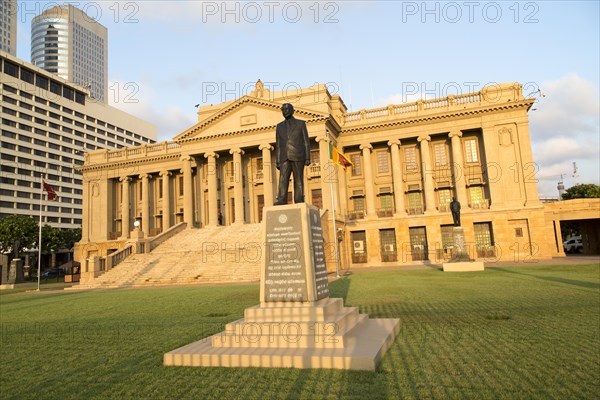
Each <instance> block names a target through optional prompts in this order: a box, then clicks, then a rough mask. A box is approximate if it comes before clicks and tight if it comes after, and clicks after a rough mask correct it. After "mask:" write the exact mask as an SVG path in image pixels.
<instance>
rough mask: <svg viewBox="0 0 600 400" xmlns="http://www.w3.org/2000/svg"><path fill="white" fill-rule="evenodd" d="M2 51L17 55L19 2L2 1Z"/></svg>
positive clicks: (0, 45) (0, 27) (0, 26)
mask: <svg viewBox="0 0 600 400" xmlns="http://www.w3.org/2000/svg"><path fill="white" fill-rule="evenodd" d="M0 50H2V51H5V52H7V53H8V54H10V55H12V56H16V55H17V0H0Z"/></svg>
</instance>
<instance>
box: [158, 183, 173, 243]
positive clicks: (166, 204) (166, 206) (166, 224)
mask: <svg viewBox="0 0 600 400" xmlns="http://www.w3.org/2000/svg"><path fill="white" fill-rule="evenodd" d="M160 176H162V192H163V193H162V194H163V195H162V210H163V212H162V231H163V232H165V231H166V230H167V229H169V228H170V227H171V193H169V188H170V186H171V185H169V176H171V173H170V172H169V171H162V172H161V173H160Z"/></svg>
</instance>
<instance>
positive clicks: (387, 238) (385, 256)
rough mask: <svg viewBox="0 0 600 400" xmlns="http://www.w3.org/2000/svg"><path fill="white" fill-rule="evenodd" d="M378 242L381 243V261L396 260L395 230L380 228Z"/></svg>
mask: <svg viewBox="0 0 600 400" xmlns="http://www.w3.org/2000/svg"><path fill="white" fill-rule="evenodd" d="M379 243H380V244H381V249H380V250H381V261H383V262H386V261H388V262H389V261H397V260H398V257H397V252H396V232H395V230H394V229H380V230H379Z"/></svg>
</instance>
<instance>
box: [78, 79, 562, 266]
mask: <svg viewBox="0 0 600 400" xmlns="http://www.w3.org/2000/svg"><path fill="white" fill-rule="evenodd" d="M286 102H290V103H293V104H294V107H295V109H296V113H295V116H296V118H299V119H303V120H306V123H307V126H308V132H309V136H310V140H311V142H312V147H311V165H310V166H309V167H307V170H306V174H305V175H306V176H305V180H306V181H305V190H306V201H307V202H309V203H312V204H314V205H316V206H317V207H319V208H320V209H322V219H323V222H324V224H323V225H324V227H325V228H326V229H325V234H326V245H328V246H329V247H330V248H331V247H332V243H333V240H334V237H337V238H338V239H339V240H340V243H341V247H342V249H343V251H342V252H341V257H342V264H343V265H344V266H382V265H383V266H385V265H399V264H407V263H414V262H416V261H430V262H442V261H443V260H444V259H445V258H448V257H451V255H452V245H453V243H452V239H451V237H452V236H451V225H452V215H451V213H450V210H449V203H450V202H451V200H452V197H456V198H457V199H458V200H459V201H460V203H461V205H462V226H463V227H464V230H465V238H466V240H467V242H468V243H470V244H471V246H472V247H471V248H470V251H471V255H472V257H473V258H480V259H487V260H488V261H489V260H515V258H519V259H521V260H525V259H527V258H535V259H543V258H549V257H551V256H552V255H558V254H560V253H561V252H562V246H560V245H559V244H560V243H562V239H561V237H560V229H558V232H557V230H556V229H551V228H548V225H547V223H546V219H545V216H544V206H543V204H542V203H541V202H540V200H539V198H538V193H537V188H536V171H537V169H536V165H535V163H534V160H533V158H532V152H531V143H530V134H529V124H528V114H527V113H528V110H529V109H530V107H531V106H532V104H533V102H534V99H527V98H524V97H523V95H522V86H521V85H519V84H517V83H509V84H500V85H496V86H491V87H487V88H485V89H483V90H481V91H479V92H476V93H468V94H464V95H459V96H452V95H451V96H448V97H445V98H439V99H433V100H422V101H417V102H413V103H407V104H400V105H389V106H387V107H381V108H376V109H369V110H361V111H358V112H351V113H349V112H347V110H346V106H345V104H344V102H343V101H342V99H341V98H340V96H339V95H331V94H330V93H329V92H328V91H327V88H326V86H325V85H316V86H313V87H310V88H306V89H302V90H299V91H296V92H294V93H291V92H270V91H269V90H267V89H266V88H264V86H263V85H262V83H261V82H260V81H259V82H257V85H256V88H255V90H254V91H252V92H251V93H250V94H249V95H247V96H243V97H241V98H238V99H236V100H233V101H229V102H225V103H221V104H217V105H211V106H203V107H200V109H199V111H198V123H197V124H195V125H194V126H192V127H190V128H189V129H187V130H185V131H184V132H182V133H180V134H178V135H177V136H175V137H174V138H173V140H172V141H169V142H163V143H158V144H149V145H142V146H138V147H133V148H127V149H121V150H97V151H92V152H90V153H88V154H87V156H86V160H85V164H84V166H83V167H82V171H83V176H84V212H83V237H82V240H81V242H80V244H79V246H78V247H77V251H76V253H77V254H76V257H77V258H78V259H80V260H84V259H87V258H88V257H90V256H94V255H96V256H105V255H107V254H108V253H110V252H112V251H115V250H117V249H120V248H122V247H123V246H124V245H125V243H126V242H127V240H129V239H130V236H131V232H132V230H133V227H134V223H135V221H139V225H140V228H141V230H142V231H143V232H144V233H145V235H146V236H147V237H153V236H156V235H157V234H159V233H160V232H164V231H166V230H167V229H169V228H171V227H173V226H174V225H176V224H178V223H180V222H185V223H187V225H186V226H187V228H188V229H203V228H205V227H207V226H216V225H220V224H221V225H235V224H250V223H259V222H261V218H262V209H263V207H265V206H270V205H272V204H273V201H274V196H275V193H276V182H277V170H276V168H275V165H274V159H273V155H274V153H273V146H274V144H275V126H276V124H277V123H278V122H280V121H281V120H282V116H281V111H280V110H281V105H282V104H283V103H286ZM329 141H331V142H333V144H334V145H335V146H336V147H337V148H338V149H339V150H340V151H343V152H344V154H346V156H347V157H348V158H349V159H350V160H351V161H352V162H353V166H352V167H351V168H348V169H347V170H346V171H344V170H343V169H342V168H340V167H337V166H334V165H333V164H332V163H330V162H329V150H328V149H329V147H328V146H329ZM291 187H292V186H290V190H291ZM330 188H333V201H332V196H331V189H330ZM289 197H290V199H291V193H290V196H289ZM332 205H334V206H335V218H336V222H337V223H336V225H337V228H338V232H337V234H336V235H334V232H333V229H332V226H333V224H332V221H333V212H332ZM550 224H552V222H551V223H550ZM330 258H331V257H330ZM330 267H331V265H330Z"/></svg>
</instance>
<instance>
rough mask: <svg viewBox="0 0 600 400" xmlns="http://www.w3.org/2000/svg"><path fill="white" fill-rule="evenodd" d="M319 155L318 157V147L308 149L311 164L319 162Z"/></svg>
mask: <svg viewBox="0 0 600 400" xmlns="http://www.w3.org/2000/svg"><path fill="white" fill-rule="evenodd" d="M319 157H320V153H319V150H318V149H316V150H311V151H310V163H311V164H319V162H320V158H319Z"/></svg>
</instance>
